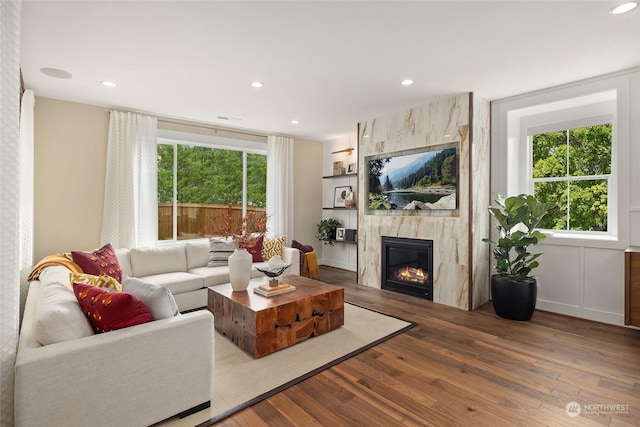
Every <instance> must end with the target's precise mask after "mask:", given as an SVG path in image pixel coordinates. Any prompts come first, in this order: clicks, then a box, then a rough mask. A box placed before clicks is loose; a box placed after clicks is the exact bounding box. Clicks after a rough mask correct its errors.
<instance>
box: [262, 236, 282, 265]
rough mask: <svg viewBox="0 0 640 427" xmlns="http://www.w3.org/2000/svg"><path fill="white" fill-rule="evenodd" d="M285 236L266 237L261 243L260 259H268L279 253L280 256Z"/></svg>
mask: <svg viewBox="0 0 640 427" xmlns="http://www.w3.org/2000/svg"><path fill="white" fill-rule="evenodd" d="M285 239H286V237H285V236H276V237H274V238H272V239H269V238H266V237H265V239H264V242H263V243H262V260H263V261H269V259H271V257H272V256H275V255H280V256H281V257H282V248H283V246H284V241H285Z"/></svg>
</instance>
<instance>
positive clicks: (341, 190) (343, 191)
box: [333, 186, 351, 208]
mask: <svg viewBox="0 0 640 427" xmlns="http://www.w3.org/2000/svg"><path fill="white" fill-rule="evenodd" d="M347 193H351V187H350V186H346V187H336V188H335V190H334V192H333V207H334V208H346V207H347V206H346V204H345V201H346V199H347Z"/></svg>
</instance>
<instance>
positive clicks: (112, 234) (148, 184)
mask: <svg viewBox="0 0 640 427" xmlns="http://www.w3.org/2000/svg"><path fill="white" fill-rule="evenodd" d="M157 132H158V121H157V120H156V119H155V118H153V117H149V116H143V115H140V114H134V113H126V112H121V111H111V116H110V120H109V141H108V145H107V172H106V177H105V189H104V211H103V215H102V231H101V234H100V241H101V243H102V244H106V243H111V244H112V245H113V247H114V248H125V247H126V248H132V247H141V246H154V245H155V244H156V242H157V240H158V196H157V192H158V189H157V182H156V168H157V156H158V154H157V148H156V137H157Z"/></svg>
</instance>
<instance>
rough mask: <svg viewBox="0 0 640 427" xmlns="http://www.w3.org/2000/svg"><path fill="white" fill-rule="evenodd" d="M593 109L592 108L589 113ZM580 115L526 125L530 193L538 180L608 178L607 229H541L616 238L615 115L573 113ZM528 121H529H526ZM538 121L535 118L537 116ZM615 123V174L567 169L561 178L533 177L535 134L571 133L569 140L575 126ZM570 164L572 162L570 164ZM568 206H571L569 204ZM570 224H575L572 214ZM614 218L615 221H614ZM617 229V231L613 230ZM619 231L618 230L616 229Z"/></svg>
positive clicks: (604, 106)
mask: <svg viewBox="0 0 640 427" xmlns="http://www.w3.org/2000/svg"><path fill="white" fill-rule="evenodd" d="M614 107H615V106H614V105H613V103H612V102H604V103H600V105H597V106H596V108H597V109H600V108H602V109H603V110H609V109H611V108H614ZM590 111H591V108H590V109H589V112H590ZM573 114H575V115H576V117H577V118H576V119H574V120H569V121H562V122H553V123H546V124H544V125H541V126H540V125H538V126H523V128H525V130H526V133H527V138H526V141H527V165H526V168H527V170H528V177H527V190H528V191H527V192H528V193H530V194H535V184H536V183H537V182H562V183H567V184H570V183H571V182H574V181H606V182H607V231H592V230H570V229H569V230H557V229H541V230H542V231H543V232H546V233H554V234H556V235H558V236H561V235H562V234H563V233H567V235H582V234H589V235H591V234H593V236H594V237H599V236H604V237H615V236H616V235H617V222H615V220H613V218H615V217H612V212H615V211H616V206H617V203H615V202H617V197H616V198H615V199H616V200H613V199H614V197H613V195H616V196H617V188H613V181H614V180H613V179H612V177H613V175H614V174H615V170H614V149H615V141H614V131H615V130H614V126H613V120H614V114H613V113H606V114H600V115H597V116H591V117H584V116H583V115H584V111H582V109H578V110H576V111H574V112H573ZM523 121H527V120H523ZM534 121H535V119H534ZM605 124H611V126H612V129H611V164H610V168H611V173H609V174H600V175H575V176H574V175H570V174H569V171H568V170H567V171H566V174H565V175H563V176H561V177H545V178H534V177H533V167H534V164H533V137H534V135H540V134H544V133H549V132H560V131H566V132H567V139H568V137H569V132H570V131H571V130H573V129H580V128H585V127H591V126H598V125H605ZM568 144H569V143H568V140H567V141H566V145H567V150H568ZM567 166H568V165H567ZM567 208H568V207H567ZM568 216H569V218H568V224H569V225H570V224H571V214H570V213H569V215H568ZM612 221H614V224H612ZM612 229H613V231H612ZM614 231H615V232H614Z"/></svg>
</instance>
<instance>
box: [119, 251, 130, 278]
mask: <svg viewBox="0 0 640 427" xmlns="http://www.w3.org/2000/svg"><path fill="white" fill-rule="evenodd" d="M116 257H117V258H118V262H119V263H120V268H122V274H126V275H127V276H131V275H133V272H132V271H131V259H130V257H129V249H128V248H118V249H116Z"/></svg>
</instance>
